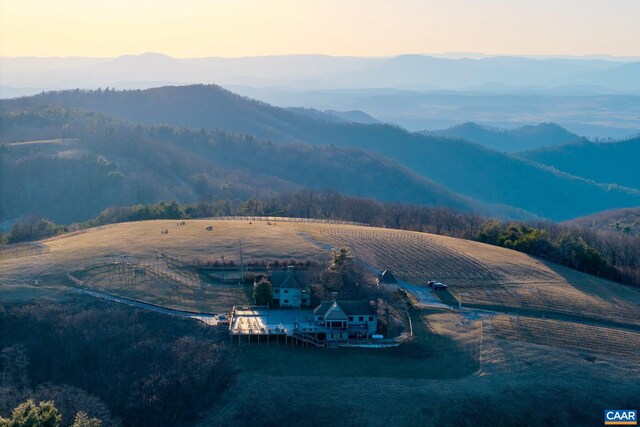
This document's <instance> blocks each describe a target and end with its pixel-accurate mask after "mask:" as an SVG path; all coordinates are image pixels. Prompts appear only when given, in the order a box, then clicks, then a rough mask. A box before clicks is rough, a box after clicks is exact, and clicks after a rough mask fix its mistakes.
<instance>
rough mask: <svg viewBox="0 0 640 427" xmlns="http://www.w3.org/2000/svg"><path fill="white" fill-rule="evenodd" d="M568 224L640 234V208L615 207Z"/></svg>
mask: <svg viewBox="0 0 640 427" xmlns="http://www.w3.org/2000/svg"><path fill="white" fill-rule="evenodd" d="M566 224H570V225H576V226H578V227H581V228H588V229H592V230H599V231H617V232H619V233H625V234H629V235H631V236H639V235H640V208H628V209H614V210H610V211H604V212H598V213H596V214H593V215H587V216H583V217H580V218H575V219H572V220H571V221H567V222H566Z"/></svg>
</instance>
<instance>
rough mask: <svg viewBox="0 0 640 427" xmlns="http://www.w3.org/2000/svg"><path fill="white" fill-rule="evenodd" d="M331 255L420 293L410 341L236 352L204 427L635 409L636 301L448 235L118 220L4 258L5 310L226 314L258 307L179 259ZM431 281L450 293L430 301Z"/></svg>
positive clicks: (492, 419) (543, 417)
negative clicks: (334, 251) (49, 304)
mask: <svg viewBox="0 0 640 427" xmlns="http://www.w3.org/2000/svg"><path fill="white" fill-rule="evenodd" d="M207 227H211V228H212V229H211V230H210V231H207ZM331 247H346V248H348V249H349V250H350V252H351V254H352V255H353V256H354V257H355V258H356V259H357V260H359V261H360V262H361V263H362V264H364V265H365V266H367V268H369V269H372V270H373V269H376V270H383V269H386V268H390V269H391V270H392V271H393V272H394V274H395V275H396V277H397V278H398V279H399V280H400V281H401V286H405V288H406V289H407V290H409V291H411V292H413V293H414V294H416V297H415V298H412V299H413V300H414V307H413V308H412V309H411V310H410V316H411V319H412V321H413V329H414V339H413V341H412V342H410V343H408V344H404V345H402V346H401V347H398V348H394V349H384V350H363V349H339V350H325V349H303V348H284V347H283V346H281V345H280V346H279V345H267V344H257V345H256V344H254V345H252V346H246V345H244V346H241V347H238V348H236V350H235V353H234V355H235V356H234V357H235V358H236V363H237V367H238V376H237V379H236V381H235V382H234V383H233V384H232V385H231V386H230V388H229V389H228V390H226V391H225V392H224V395H223V396H222V398H221V399H220V400H219V401H218V402H217V403H216V404H215V407H213V408H211V409H210V410H209V411H208V412H207V413H205V414H202V416H203V417H204V421H202V425H203V426H204V425H212V424H231V423H240V424H248V423H250V422H251V420H256V419H260V420H263V421H264V423H265V424H266V425H316V424H321V423H333V424H336V423H337V424H340V419H341V418H342V419H344V420H346V419H348V420H349V424H354V425H389V424H393V425H477V424H492V425H526V424H529V425H569V424H573V425H590V424H595V423H598V424H599V423H601V421H602V420H601V418H600V417H601V416H602V410H603V409H605V407H635V406H634V405H636V406H637V402H638V401H639V399H640V386H639V385H638V383H637V378H638V377H639V376H640V368H639V366H640V353H638V350H637V349H638V348H639V345H640V289H636V288H631V287H627V286H623V285H619V284H616V283H613V282H609V281H605V280H601V279H599V278H597V277H593V276H588V275H585V274H582V273H579V272H576V271H573V270H569V269H566V268H564V267H561V266H558V265H554V264H550V263H546V262H542V261H540V260H538V259H535V258H532V257H529V256H527V255H525V254H522V253H519V252H515V251H511V250H507V249H503V248H499V247H494V246H489V245H485V244H481V243H477V242H470V241H465V240H460V239H454V238H449V237H444V236H437V235H431V234H425V233H416V232H407V231H399V230H390V229H379V228H373V227H365V226H355V225H344V224H329V223H320V222H312V221H302V220H300V221H293V220H287V221H284V220H273V219H271V220H269V221H267V220H259V219H258V218H253V219H249V218H246V219H238V220H188V221H186V222H185V224H184V225H180V223H179V222H176V221H169V220H167V221H145V222H135V223H123V224H114V225H109V226H104V227H99V228H95V229H90V230H85V231H81V232H77V233H71V234H67V235H62V236H59V237H55V238H52V239H48V240H45V241H42V242H38V243H36V244H22V245H15V246H6V247H2V248H0V285H1V286H0V298H1V300H2V301H3V303H5V304H11V303H14V302H20V301H25V300H29V299H32V298H35V297H40V296H45V297H50V298H59V299H62V300H64V299H65V298H80V297H78V296H76V295H75V294H74V293H72V292H69V291H70V290H72V289H73V288H75V287H79V286H82V287H84V288H88V289H93V290H101V291H105V292H108V293H111V294H114V295H118V296H124V297H128V298H134V299H138V300H142V301H145V302H150V303H153V304H158V305H163V306H167V307H171V308H177V309H187V310H199V311H208V312H215V313H221V312H224V311H226V310H228V309H230V308H231V306H232V305H234V304H247V303H249V295H248V292H247V290H246V289H245V288H246V287H243V286H241V285H239V284H235V283H228V281H227V282H224V281H223V282H221V283H215V281H213V282H211V281H208V282H207V281H202V280H201V277H198V275H197V274H194V273H192V272H188V271H185V269H184V268H181V267H180V265H181V263H183V262H184V260H189V262H193V261H198V262H200V263H203V264H213V263H215V262H216V261H221V259H222V257H224V260H225V262H227V263H229V262H230V261H233V263H235V264H236V265H237V264H239V263H240V261H241V257H242V262H243V263H245V265H247V264H251V263H258V262H264V261H267V262H271V263H275V262H277V263H281V264H284V263H289V262H291V261H295V262H300V261H308V262H316V263H318V264H320V265H322V264H326V263H327V262H328V260H329V251H328V249H329V248H331ZM68 275H71V277H72V278H73V280H72V279H71V278H69V276H68ZM431 279H437V280H441V281H443V282H445V283H447V284H448V285H449V289H448V290H447V291H440V292H433V291H431V290H430V288H428V287H427V286H426V284H425V283H426V281H428V280H431ZM36 281H37V284H36ZM82 298H88V297H82ZM429 301H431V302H434V301H435V302H436V303H435V304H430V303H428V302H429ZM132 310H133V308H132ZM283 402H286V405H285V406H284V409H282V410H276V408H278V407H282V405H283V404H284V403H283ZM256 417H259V418H256ZM343 417H344V418H343ZM500 420H504V421H503V422H502V421H500Z"/></svg>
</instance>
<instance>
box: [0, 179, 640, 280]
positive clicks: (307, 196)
mask: <svg viewBox="0 0 640 427" xmlns="http://www.w3.org/2000/svg"><path fill="white" fill-rule="evenodd" d="M229 215H231V216H289V217H297V218H317V219H331V220H340V221H352V222H358V223H364V224H369V225H371V226H376V227H386V228H394V229H403V230H412V231H419V232H427V233H433V234H441V235H446V236H452V237H459V238H463V239H467V240H476V241H480V242H484V243H488V244H492V245H497V246H502V247H505V248H508V249H513V250H517V251H520V252H525V253H527V254H530V255H534V256H538V257H542V258H545V259H547V260H550V261H553V262H557V263H560V264H564V265H566V266H568V267H570V268H573V269H576V270H579V271H583V272H585V273H589V274H593V275H597V276H599V277H603V278H607V279H610V280H614V281H618V282H620V283H624V284H629V285H634V286H640V237H638V236H629V235H626V234H624V233H616V232H615V231H611V232H608V231H603V230H592V229H587V228H584V227H578V226H575V225H563V224H558V223H553V222H549V221H543V220H538V221H519V222H513V221H500V220H496V219H491V218H487V217H484V216H481V215H478V214H475V213H469V212H463V211H458V210H455V209H451V208H444V207H426V206H417V205H408V204H401V203H395V202H388V203H382V202H378V201H375V200H373V199H367V198H360V197H352V196H345V195H342V194H339V193H336V192H334V191H314V190H308V189H306V190H301V191H297V192H292V193H284V194H280V195H276V196H272V197H270V198H268V199H265V198H260V197H258V196H254V197H251V198H249V199H246V200H239V199H230V198H227V199H218V200H202V201H200V202H199V203H194V204H186V205H181V204H179V203H177V202H175V201H171V202H160V203H156V204H151V205H134V206H122V207H112V208H108V209H105V210H104V211H102V212H101V213H100V215H98V216H97V217H96V218H94V219H92V220H90V221H86V222H84V223H74V224H71V225H65V226H59V225H56V224H54V223H53V222H51V221H49V220H44V219H42V218H27V219H25V220H24V221H20V222H17V223H16V224H14V226H13V227H12V229H11V230H10V231H9V232H8V233H6V234H5V235H4V236H2V238H1V239H0V240H3V241H4V242H8V243H16V242H20V241H27V240H35V239H40V238H43V237H48V236H50V235H55V234H59V233H63V232H68V231H76V230H80V229H84V228H89V227H96V226H100V225H106V224H113V223H119V222H127V221H142V220H154V219H177V220H179V219H189V218H207V217H216V216H229Z"/></svg>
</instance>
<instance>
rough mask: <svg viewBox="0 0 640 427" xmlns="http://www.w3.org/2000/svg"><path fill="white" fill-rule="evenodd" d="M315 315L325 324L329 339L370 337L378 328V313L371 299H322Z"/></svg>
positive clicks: (318, 320) (320, 322)
mask: <svg viewBox="0 0 640 427" xmlns="http://www.w3.org/2000/svg"><path fill="white" fill-rule="evenodd" d="M313 316H314V320H315V322H316V324H318V325H322V326H323V329H324V333H325V334H326V339H327V340H338V341H342V340H346V339H348V338H349V337H357V338H360V337H365V338H368V337H369V336H371V335H373V334H375V333H376V330H377V329H378V315H377V313H376V309H375V306H374V305H373V304H372V303H370V302H369V301H336V300H332V301H322V302H321V303H320V305H319V306H317V307H316V308H315V309H314V310H313Z"/></svg>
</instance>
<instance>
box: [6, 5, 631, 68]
mask: <svg viewBox="0 0 640 427" xmlns="http://www.w3.org/2000/svg"><path fill="white" fill-rule="evenodd" d="M0 1H1V2H0V4H1V9H0V13H1V18H0V19H1V22H0V28H1V30H0V31H1V37H2V39H1V42H0V43H1V44H0V54H1V55H2V56H94V57H107V56H118V55H123V54H139V53H144V52H160V53H164V54H167V55H171V56H174V57H204V56H226V57H237V56H257V55H274V54H295V53H321V54H328V55H359V56H386V55H396V54H402V53H444V52H481V53H486V54H519V55H554V54H558V55H585V54H610V55H620V56H637V55H640V25H638V19H639V18H640V1H636V0H536V1H528V0H394V1H389V0H316V1H311V0H179V1H178V0H108V1H107V0H56V1H50V0H0Z"/></svg>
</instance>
